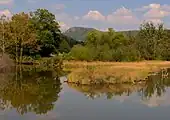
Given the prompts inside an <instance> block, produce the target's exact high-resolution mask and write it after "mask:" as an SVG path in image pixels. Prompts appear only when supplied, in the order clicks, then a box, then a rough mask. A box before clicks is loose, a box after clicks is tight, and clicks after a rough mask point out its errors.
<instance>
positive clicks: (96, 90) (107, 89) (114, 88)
mask: <svg viewBox="0 0 170 120" xmlns="http://www.w3.org/2000/svg"><path fill="white" fill-rule="evenodd" d="M68 85H69V86H70V87H71V88H73V89H76V90H77V91H79V92H81V93H83V94H84V95H85V96H87V98H88V99H96V98H99V97H101V96H103V95H104V96H106V97H107V99H112V98H113V97H114V96H121V95H125V96H129V95H130V94H131V93H132V92H137V91H138V90H140V89H142V88H143V85H142V84H138V85H132V84H115V85H104V84H103V85H91V86H90V85H77V84H71V83H68Z"/></svg>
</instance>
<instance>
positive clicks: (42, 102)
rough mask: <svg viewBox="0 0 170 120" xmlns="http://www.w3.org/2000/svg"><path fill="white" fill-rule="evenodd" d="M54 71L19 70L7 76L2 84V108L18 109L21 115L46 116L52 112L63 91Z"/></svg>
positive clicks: (2, 79)
mask: <svg viewBox="0 0 170 120" xmlns="http://www.w3.org/2000/svg"><path fill="white" fill-rule="evenodd" d="M54 77H55V76H54V74H53V72H52V71H41V70H38V71H37V70H36V69H26V70H25V69H22V70H21V69H19V70H17V72H15V73H11V74H6V75H4V76H3V77H2V74H1V80H0V82H1V84H0V108H1V109H7V108H16V110H17V111H18V112H19V113H20V114H25V113H27V112H35V113H36V114H45V113H47V112H48V111H50V110H52V109H53V107H54V102H55V101H57V100H58V97H59V96H58V94H59V92H60V91H61V87H60V81H59V80H58V79H54Z"/></svg>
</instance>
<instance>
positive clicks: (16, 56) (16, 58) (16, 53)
mask: <svg viewBox="0 0 170 120" xmlns="http://www.w3.org/2000/svg"><path fill="white" fill-rule="evenodd" d="M15 60H16V64H18V46H17V43H16V46H15Z"/></svg>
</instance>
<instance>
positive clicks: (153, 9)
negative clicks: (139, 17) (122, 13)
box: [136, 3, 170, 19]
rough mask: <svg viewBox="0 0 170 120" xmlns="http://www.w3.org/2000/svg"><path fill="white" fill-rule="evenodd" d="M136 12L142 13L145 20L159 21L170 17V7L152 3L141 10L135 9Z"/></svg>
mask: <svg viewBox="0 0 170 120" xmlns="http://www.w3.org/2000/svg"><path fill="white" fill-rule="evenodd" d="M136 10H137V11H143V12H145V13H144V17H145V19H147V18H152V19H161V18H164V17H167V16H169V15H170V6H169V5H167V4H165V5H161V4H157V3H152V4H149V5H147V6H143V7H142V8H137V9H136Z"/></svg>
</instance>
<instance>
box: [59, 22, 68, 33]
mask: <svg viewBox="0 0 170 120" xmlns="http://www.w3.org/2000/svg"><path fill="white" fill-rule="evenodd" d="M59 25H60V30H61V31H62V32H63V31H66V30H68V29H69V28H70V26H69V25H67V24H66V23H64V22H59Z"/></svg>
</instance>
